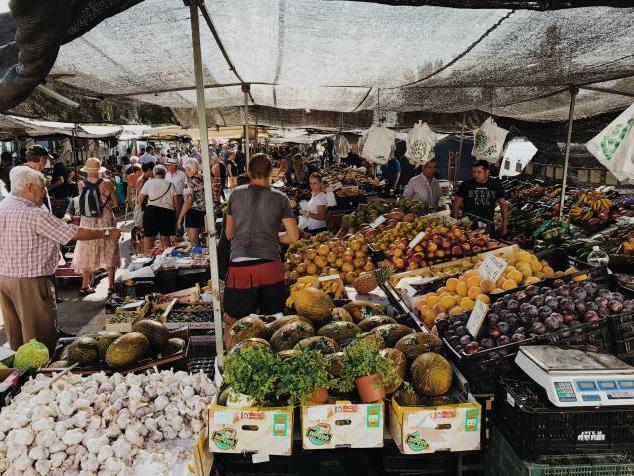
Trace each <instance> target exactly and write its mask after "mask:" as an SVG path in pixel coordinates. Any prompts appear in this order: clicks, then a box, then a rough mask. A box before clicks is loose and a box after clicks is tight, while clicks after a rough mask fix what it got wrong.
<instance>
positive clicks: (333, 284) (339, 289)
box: [319, 278, 344, 299]
mask: <svg viewBox="0 0 634 476" xmlns="http://www.w3.org/2000/svg"><path fill="white" fill-rule="evenodd" d="M319 288H320V289H321V290H322V291H323V292H325V293H327V294H328V295H330V297H332V298H334V299H341V298H343V297H344V289H343V281H342V280H341V278H336V279H329V280H328V281H319Z"/></svg>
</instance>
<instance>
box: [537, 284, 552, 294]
mask: <svg viewBox="0 0 634 476" xmlns="http://www.w3.org/2000/svg"><path fill="white" fill-rule="evenodd" d="M552 290H553V288H551V287H550V286H542V287H541V289H540V290H539V293H540V294H546V293H547V292H548V291H552Z"/></svg>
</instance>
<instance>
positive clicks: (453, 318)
mask: <svg viewBox="0 0 634 476" xmlns="http://www.w3.org/2000/svg"><path fill="white" fill-rule="evenodd" d="M449 323H450V324H460V325H462V316H450V317H449Z"/></svg>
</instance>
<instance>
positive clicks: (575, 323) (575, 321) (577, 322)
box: [569, 320, 581, 327]
mask: <svg viewBox="0 0 634 476" xmlns="http://www.w3.org/2000/svg"><path fill="white" fill-rule="evenodd" d="M579 324H581V322H580V321H577V320H574V321H571V322H570V325H569V327H575V326H578V325H579Z"/></svg>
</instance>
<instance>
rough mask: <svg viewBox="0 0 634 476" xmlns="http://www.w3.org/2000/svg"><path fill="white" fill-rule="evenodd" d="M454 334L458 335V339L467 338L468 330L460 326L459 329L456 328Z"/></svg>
mask: <svg viewBox="0 0 634 476" xmlns="http://www.w3.org/2000/svg"><path fill="white" fill-rule="evenodd" d="M454 332H455V333H456V335H457V336H458V337H462V336H466V335H467V328H466V327H465V326H458V327H456V329H455V330H454Z"/></svg>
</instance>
